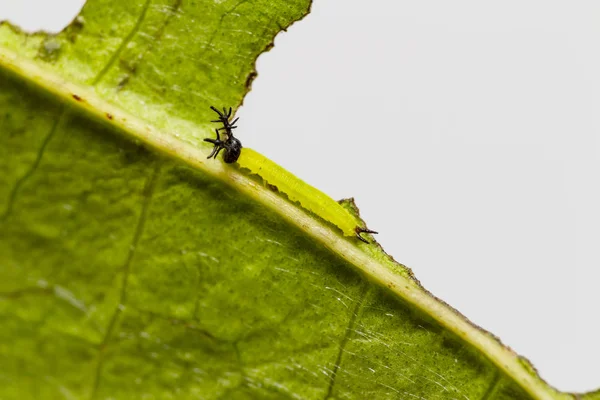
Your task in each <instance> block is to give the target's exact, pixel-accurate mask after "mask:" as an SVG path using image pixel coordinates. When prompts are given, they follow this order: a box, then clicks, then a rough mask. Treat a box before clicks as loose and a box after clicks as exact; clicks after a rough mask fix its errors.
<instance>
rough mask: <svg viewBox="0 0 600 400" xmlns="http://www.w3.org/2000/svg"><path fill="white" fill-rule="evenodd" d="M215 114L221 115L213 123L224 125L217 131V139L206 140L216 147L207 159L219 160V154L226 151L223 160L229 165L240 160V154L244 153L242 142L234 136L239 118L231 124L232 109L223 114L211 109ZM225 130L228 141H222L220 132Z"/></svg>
mask: <svg viewBox="0 0 600 400" xmlns="http://www.w3.org/2000/svg"><path fill="white" fill-rule="evenodd" d="M210 108H211V109H212V110H213V111H214V112H216V113H217V114H219V119H217V120H215V121H211V122H220V123H222V124H223V126H222V127H221V128H217V129H215V133H216V134H217V138H216V139H204V141H205V142H210V143H212V144H214V145H215V147H214V148H213V151H212V153H210V155H209V156H208V157H207V158H211V157H212V158H217V156H218V155H219V152H220V151H221V150H225V153H224V156H223V160H224V161H225V162H226V163H227V164H231V163H234V162H236V161H237V159H238V158H240V153H241V152H242V142H240V141H239V140H238V139H237V138H235V137H234V136H233V129H235V128H237V126H235V123H236V122H237V120H238V119H239V118H236V119H235V120H233V121H232V122H229V118H230V117H231V107H229V111H227V109H225V108H223V112H221V111H219V110H217V109H216V108H215V107H213V106H211V107H210ZM221 130H224V131H225V134H226V135H227V139H225V140H221V135H220V134H219V131H221Z"/></svg>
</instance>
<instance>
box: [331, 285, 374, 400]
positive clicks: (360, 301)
mask: <svg viewBox="0 0 600 400" xmlns="http://www.w3.org/2000/svg"><path fill="white" fill-rule="evenodd" d="M369 291H370V288H368V287H366V286H364V285H363V289H362V293H361V295H360V298H359V299H358V301H357V302H356V306H355V307H354V310H352V315H351V316H350V320H349V322H348V326H347V327H346V331H345V332H344V337H343V338H342V342H341V343H340V348H339V350H338V354H337V357H336V360H335V365H334V367H333V370H332V372H331V379H330V381H329V386H328V388H327V394H326V395H325V397H324V399H325V400H327V399H330V398H331V395H332V394H333V387H334V386H335V381H336V378H337V373H338V370H339V369H340V365H341V363H342V355H343V354H344V350H345V348H346V345H347V344H348V341H349V340H350V336H351V335H352V333H353V332H354V326H355V325H356V320H357V318H358V314H359V313H360V310H361V309H362V307H363V306H364V303H365V298H366V297H367V294H368V293H369Z"/></svg>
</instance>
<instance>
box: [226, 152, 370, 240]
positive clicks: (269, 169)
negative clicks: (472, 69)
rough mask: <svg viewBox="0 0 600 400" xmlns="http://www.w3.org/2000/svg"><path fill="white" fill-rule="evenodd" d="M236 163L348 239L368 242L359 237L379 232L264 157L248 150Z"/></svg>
mask: <svg viewBox="0 0 600 400" xmlns="http://www.w3.org/2000/svg"><path fill="white" fill-rule="evenodd" d="M237 163H238V165H239V166H240V167H241V168H246V169H248V170H250V172H251V173H253V174H256V175H258V176H260V177H261V178H262V179H263V180H264V181H265V182H266V183H267V184H269V185H272V186H275V187H276V188H277V190H278V191H279V192H280V193H283V194H285V195H287V197H288V199H289V200H290V201H292V202H296V203H298V204H300V206H301V207H302V208H304V209H306V210H308V211H310V212H312V213H314V214H316V215H317V216H318V217H320V218H322V219H324V220H325V221H328V222H329V223H331V224H333V225H335V226H337V227H338V228H339V229H340V230H341V231H342V232H343V234H344V235H345V236H355V237H358V238H359V239H360V240H362V241H363V242H367V241H366V240H365V239H364V238H363V237H361V236H360V234H361V233H363V232H366V233H377V232H374V231H371V230H369V229H366V228H364V227H363V225H364V224H363V222H362V221H361V220H360V219H359V218H358V217H356V216H355V215H353V214H352V213H350V212H349V211H348V210H347V209H346V208H344V207H343V206H342V205H340V204H339V203H338V202H336V201H335V200H333V199H332V198H331V197H329V196H327V195H326V194H325V193H323V192H321V191H320V190H318V189H316V188H314V187H312V186H310V185H309V184H307V183H306V182H304V181H302V180H301V179H298V178H297V177H296V176H294V175H293V174H291V173H290V172H288V171H286V170H285V169H283V168H282V167H280V166H279V165H277V164H275V163H274V162H273V161H271V160H269V159H268V158H266V157H264V156H263V155H262V154H260V153H258V152H256V151H254V150H252V149H249V148H247V147H246V148H244V150H243V151H242V154H241V155H240V157H239V158H238V160H237ZM367 243H368V242H367Z"/></svg>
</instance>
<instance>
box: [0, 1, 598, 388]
mask: <svg viewBox="0 0 600 400" xmlns="http://www.w3.org/2000/svg"><path fill="white" fill-rule="evenodd" d="M309 7H310V3H309V2H307V1H305V0H292V1H285V2H284V1H281V2H275V1H267V0H263V1H260V0H258V1H256V0H252V1H251V0H238V1H220V2H216V1H215V2H212V1H192V0H189V1H183V0H169V1H164V0H163V1H159V0H154V1H152V0H144V1H115V0H90V1H89V2H88V4H86V6H85V8H84V10H83V11H82V14H81V15H80V16H79V17H78V18H77V19H76V20H75V21H74V22H73V23H72V24H71V25H70V26H69V27H68V28H66V29H65V30H64V31H63V32H62V33H61V34H59V35H56V36H50V35H45V34H34V35H28V34H24V33H21V32H19V31H18V30H16V29H15V28H12V27H11V26H9V25H8V24H3V25H2V26H0V67H1V68H0V110H1V111H0V383H1V384H0V398H6V399H17V398H18V399H28V398H31V399H46V398H49V399H52V398H67V399H85V398H91V399H109V398H110V399H134V398H157V399H169V398H173V399H175V398H177V399H182V398H202V399H254V398H261V399H262V398H264V399H286V398H290V399H529V398H535V399H560V398H571V396H570V395H566V394H560V393H558V392H556V391H554V390H553V389H552V388H550V387H549V386H547V385H546V384H545V383H544V382H542V381H541V380H540V379H539V377H537V375H536V374H535V372H534V371H533V370H532V369H531V367H530V366H529V364H528V363H527V362H526V361H525V360H523V359H521V358H519V357H518V356H516V355H515V354H513V353H512V352H511V351H510V350H509V349H507V348H504V347H502V346H501V345H500V344H499V343H498V342H497V341H496V339H494V338H493V337H492V336H491V335H489V334H488V333H486V332H483V331H481V330H479V329H478V328H477V327H474V326H473V325H471V324H470V323H469V322H468V321H466V320H465V319H464V317H462V316H461V315H459V314H458V313H457V312H455V311H454V310H452V309H451V308H450V307H448V306H447V305H445V304H444V303H442V302H441V301H439V300H437V299H435V298H434V297H433V296H431V295H430V294H429V293H427V292H426V291H425V290H424V289H422V288H421V287H420V285H419V284H418V282H417V281H416V280H415V279H414V278H413V277H412V273H411V272H410V270H408V269H407V268H406V267H404V266H402V265H399V264H396V263H395V262H394V261H393V260H391V259H390V258H389V257H388V256H387V255H386V254H385V253H383V251H381V250H380V249H379V248H378V247H377V246H376V245H363V244H360V243H358V242H357V241H356V240H355V239H352V238H345V237H343V236H342V235H341V234H340V232H337V231H336V230H335V228H334V227H332V226H331V225H329V224H327V222H326V221H323V220H321V219H320V218H318V217H316V216H314V215H311V214H309V213H306V212H305V211H304V210H302V209H301V207H299V206H298V205H295V204H292V203H291V202H289V201H288V200H287V199H286V198H285V195H284V194H281V193H276V192H274V191H272V190H271V189H269V188H268V187H265V186H264V185H262V184H261V181H260V178H258V177H255V176H254V177H253V176H248V175H247V174H246V173H245V172H244V171H241V170H239V169H238V168H236V167H235V166H229V165H224V164H222V162H221V161H214V160H210V161H208V160H206V159H205V157H206V155H207V154H208V153H209V152H210V150H211V149H210V146H208V144H206V143H204V142H202V139H203V138H205V137H209V136H212V132H213V130H214V125H215V124H213V123H210V120H211V119H214V116H213V115H212V111H210V109H209V105H218V106H221V105H239V104H240V103H241V101H242V99H243V97H244V95H245V94H246V92H247V91H248V89H249V85H250V84H251V82H252V80H253V79H254V77H255V76H256V74H255V71H254V63H255V60H256V58H257V56H258V55H259V54H260V53H261V52H263V51H265V50H266V49H269V48H270V47H271V43H272V40H273V38H274V36H275V35H276V34H277V33H278V32H279V31H281V30H282V29H285V28H287V27H288V26H289V25H290V24H292V23H293V22H294V21H296V20H299V19H301V18H302V17H303V16H304V15H305V14H306V13H307V12H308V10H309ZM307 195H310V192H309V193H307ZM346 206H347V207H350V208H352V207H353V205H352V204H351V203H346ZM591 398H593V395H591V394H590V399H591Z"/></svg>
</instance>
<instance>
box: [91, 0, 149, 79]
mask: <svg viewBox="0 0 600 400" xmlns="http://www.w3.org/2000/svg"><path fill="white" fill-rule="evenodd" d="M148 8H150V0H146V3H144V7H143V8H142V11H141V12H140V15H139V17H138V19H137V21H136V23H135V26H134V27H133V28H132V29H131V31H129V33H128V34H127V36H126V37H125V38H124V39H123V41H122V42H121V44H120V45H119V48H118V49H117V50H116V51H115V52H114V53H113V55H112V56H111V57H110V59H109V60H108V62H107V63H106V65H105V66H104V68H102V70H100V72H99V73H98V75H96V78H94V81H93V82H92V85H93V86H95V85H97V84H98V83H99V82H100V81H101V80H102V78H104V76H105V75H106V73H107V72H108V71H109V70H110V68H111V67H112V66H113V65H114V64H115V62H116V61H117V59H118V58H119V56H120V55H121V53H122V52H123V50H125V47H126V46H127V44H129V42H131V40H132V39H133V37H134V36H135V34H136V33H137V32H138V31H139V30H140V28H141V26H142V23H143V22H144V19H145V18H146V13H147V12H148Z"/></svg>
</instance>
